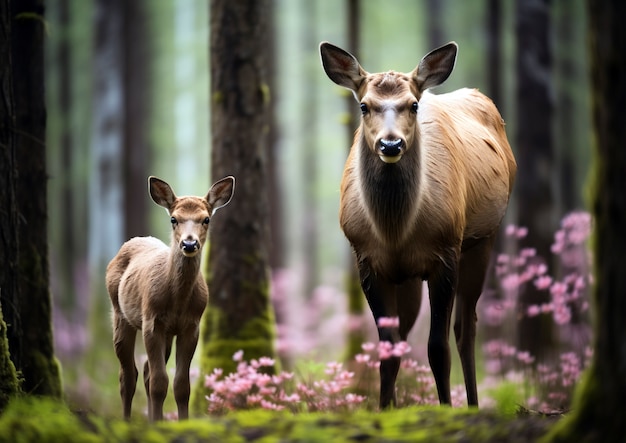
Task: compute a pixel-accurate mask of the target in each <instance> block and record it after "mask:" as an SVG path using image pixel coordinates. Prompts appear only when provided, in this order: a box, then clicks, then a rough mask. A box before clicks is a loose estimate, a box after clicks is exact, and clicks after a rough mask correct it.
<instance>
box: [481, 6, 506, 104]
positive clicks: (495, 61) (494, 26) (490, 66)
mask: <svg viewBox="0 0 626 443" xmlns="http://www.w3.org/2000/svg"><path fill="white" fill-rule="evenodd" d="M485 11H486V14H487V19H486V25H487V26H486V30H487V89H488V92H487V93H488V95H489V97H490V98H491V100H493V102H494V103H495V104H496V106H497V107H498V109H500V112H502V109H503V106H504V103H503V102H502V55H501V54H502V6H501V0H487V7H486V8H485Z"/></svg>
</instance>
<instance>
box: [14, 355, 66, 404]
mask: <svg viewBox="0 0 626 443" xmlns="http://www.w3.org/2000/svg"><path fill="white" fill-rule="evenodd" d="M24 361H25V362H27V364H25V365H24V377H25V379H26V380H27V381H30V383H31V384H34V385H35V386H34V390H33V391H32V393H34V394H37V395H46V396H50V397H55V398H61V396H62V395H63V385H62V382H61V363H60V362H59V360H58V359H57V358H55V357H54V356H52V357H50V356H48V355H46V354H44V353H42V352H40V351H39V350H37V349H30V350H29V352H28V354H27V355H24Z"/></svg>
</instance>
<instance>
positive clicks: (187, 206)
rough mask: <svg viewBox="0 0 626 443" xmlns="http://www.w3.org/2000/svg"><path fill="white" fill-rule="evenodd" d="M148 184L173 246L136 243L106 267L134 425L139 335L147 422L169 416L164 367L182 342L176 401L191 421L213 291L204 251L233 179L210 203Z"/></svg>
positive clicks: (216, 188)
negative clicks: (197, 355) (192, 372)
mask: <svg viewBox="0 0 626 443" xmlns="http://www.w3.org/2000/svg"><path fill="white" fill-rule="evenodd" d="M148 184H149V192H150V196H151V197H152V200H154V202H155V203H156V204H158V205H160V206H163V207H164V208H165V209H167V212H168V213H169V215H170V222H171V223H172V236H171V242H170V246H169V247H168V246H166V245H165V243H163V242H162V241H161V240H158V239H156V238H153V237H135V238H132V239H130V240H129V241H127V242H126V243H124V244H123V245H122V247H121V248H120V251H119V252H118V253H117V255H116V256H115V257H114V258H113V260H111V262H110V263H109V266H108V267H107V271H106V286H107V290H108V292H109V296H110V297H111V303H112V304H113V342H114V345H115V353H116V354H117V358H118V359H119V361H120V394H121V397H122V404H123V409H124V417H125V418H126V419H129V418H130V411H131V404H132V401H133V396H134V394H135V387H136V384H137V367H136V366H135V337H136V335H137V331H141V332H142V334H143V341H144V344H145V348H146V353H147V355H148V360H147V361H146V363H145V364H144V370H143V375H144V384H145V387H146V394H147V395H148V413H149V418H150V420H151V421H155V420H161V419H162V418H163V402H164V400H165V396H166V394H167V389H168V383H169V379H168V375H167V371H166V369H165V365H166V363H167V360H168V358H169V356H170V352H171V350H172V341H173V339H174V336H176V374H175V376H174V397H175V399H176V404H177V407H178V417H179V419H184V418H188V416H189V411H188V408H189V392H190V386H189V366H190V364H191V359H192V357H193V353H194V352H195V350H196V345H197V343H198V332H199V324H200V317H201V316H202V313H203V312H204V308H205V306H206V304H207V297H208V293H209V291H208V288H207V284H206V282H205V281H204V278H203V277H202V274H201V272H200V261H201V258H202V254H201V251H202V247H203V246H204V243H205V241H206V238H207V232H208V229H209V222H210V220H211V217H212V216H213V214H214V213H215V211H217V210H218V209H219V208H221V207H223V206H225V205H227V204H228V203H229V202H230V199H231V198H232V195H233V191H234V186H235V179H234V178H233V177H225V178H223V179H221V180H219V181H217V182H216V183H215V184H213V186H211V189H209V192H208V193H207V194H206V196H205V197H177V196H176V195H175V194H174V191H173V190H172V188H171V187H170V186H169V185H168V184H167V183H166V182H164V181H162V180H160V179H158V178H156V177H150V178H149V179H148Z"/></svg>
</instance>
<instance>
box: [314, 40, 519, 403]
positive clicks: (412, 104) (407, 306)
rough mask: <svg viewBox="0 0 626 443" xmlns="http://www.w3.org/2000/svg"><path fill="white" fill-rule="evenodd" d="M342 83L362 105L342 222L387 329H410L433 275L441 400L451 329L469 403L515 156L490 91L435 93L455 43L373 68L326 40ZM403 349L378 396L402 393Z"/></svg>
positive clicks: (402, 333) (388, 334)
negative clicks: (392, 322)
mask: <svg viewBox="0 0 626 443" xmlns="http://www.w3.org/2000/svg"><path fill="white" fill-rule="evenodd" d="M320 51H321V56H322V64H323V66H324V69H325V71H326V73H327V75H328V76H329V77H330V78H331V80H333V81H334V82H335V83H337V84H339V85H341V86H344V87H346V88H349V89H350V90H352V91H353V93H354V96H355V98H356V99H357V101H358V102H359V103H360V106H361V111H362V113H363V117H362V120H361V124H360V126H359V128H358V130H357V132H356V134H355V138H354V144H353V146H352V148H351V150H350V154H349V156H348V159H347V161H346V166H345V170H344V175H343V180H342V183H341V201H340V224H341V227H342V229H343V231H344V233H345V235H346V237H347V238H348V240H349V241H350V243H351V245H352V247H353V249H354V252H355V255H356V259H357V263H358V268H359V274H360V278H361V285H362V288H363V291H364V293H365V296H366V297H367V300H368V303H369V305H370V308H371V310H372V313H373V314H374V318H375V319H376V321H378V319H379V318H380V317H399V320H400V321H399V327H397V328H386V327H385V328H379V338H380V340H386V341H390V342H392V343H395V342H398V341H400V340H406V338H407V335H408V333H409V331H410V330H411V328H412V326H413V324H414V323H415V320H416V318H417V314H418V312H419V308H420V304H421V286H422V281H423V280H426V281H428V288H429V295H430V303H431V326H430V336H429V342H428V356H429V362H430V365H431V369H432V371H433V375H434V377H435V381H436V384H437V391H438V394H439V400H440V402H441V403H447V404H449V403H450V401H451V399H450V350H449V345H448V336H449V329H450V323H451V316H452V310H453V305H454V303H455V299H456V308H455V310H456V311H455V312H456V315H455V324H454V331H455V336H456V342H457V347H458V351H459V354H460V358H461V363H462V366H463V372H464V376H465V384H466V390H467V398H468V403H469V404H470V405H477V404H478V396H477V393H476V375H475V363H474V341H475V335H476V313H475V311H476V303H477V301H478V298H479V296H480V294H481V291H482V286H483V281H484V277H485V272H486V268H487V264H488V260H489V255H490V252H491V247H492V245H493V241H494V237H495V235H496V232H497V230H498V227H499V225H500V222H501V220H502V217H503V216H504V213H505V211H506V207H507V204H508V200H509V195H510V192H511V189H512V186H513V181H514V177H515V171H516V164H515V160H514V158H513V154H512V152H511V149H510V146H509V144H508V141H507V138H506V133H505V130H504V123H503V121H502V118H501V117H500V114H499V113H498V111H497V109H496V107H495V106H494V105H493V103H492V102H491V100H489V99H488V98H487V97H485V96H484V95H482V94H481V93H479V92H478V91H476V90H473V89H461V90H458V91H455V92H452V93H449V94H442V95H433V94H431V93H429V92H428V91H427V89H428V88H429V87H432V86H436V85H438V84H440V83H442V82H443V81H445V79H446V78H447V77H448V76H449V74H450V73H451V71H452V69H453V67H454V62H455V59H456V52H457V46H456V44H455V43H450V44H448V45H446V46H443V47H441V48H439V49H436V50H434V51H432V52H431V53H429V54H427V55H426V56H425V57H424V58H423V59H422V61H421V62H420V63H419V65H418V66H417V68H415V70H413V71H412V72H410V73H407V74H403V73H398V72H394V71H389V72H385V73H378V74H370V73H368V72H366V71H365V70H364V69H363V68H362V67H361V66H360V65H359V63H358V61H357V60H356V59H355V58H354V57H353V56H352V55H351V54H349V53H347V52H345V51H343V50H342V49H340V48H337V47H336V46H333V45H330V44H328V43H322V45H321V46H320ZM399 366H400V359H399V358H391V359H388V360H385V361H383V362H382V363H381V367H380V376H381V391H380V405H381V407H386V406H388V405H389V404H390V403H391V402H393V401H395V380H396V376H397V373H398V369H399Z"/></svg>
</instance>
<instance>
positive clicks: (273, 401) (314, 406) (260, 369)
mask: <svg viewBox="0 0 626 443" xmlns="http://www.w3.org/2000/svg"><path fill="white" fill-rule="evenodd" d="M233 360H234V361H236V362H238V364H237V371H236V372H234V373H231V374H228V375H227V376H224V374H223V371H222V370H221V369H215V370H214V371H213V372H212V373H211V374H209V375H207V376H206V377H205V387H206V388H208V389H209V390H210V391H211V393H210V394H209V395H208V396H206V400H207V402H208V411H209V413H212V414H219V413H225V412H227V411H232V410H242V409H254V408H262V409H269V410H283V409H288V410H290V411H292V412H299V411H320V410H339V409H351V408H353V407H354V406H355V405H359V404H360V403H362V402H363V401H364V400H365V398H364V397H362V396H359V395H355V394H352V393H346V392H345V391H346V389H347V388H349V387H350V385H351V380H352V378H353V377H354V373H352V372H348V371H345V370H343V368H342V364H341V363H334V362H331V363H328V364H327V365H326V370H325V373H326V374H327V376H328V379H322V380H316V381H312V382H311V383H305V382H295V381H294V374H293V373H292V372H285V371H283V372H281V373H280V374H277V375H270V374H267V373H266V372H264V368H272V367H274V363H275V362H274V360H273V359H271V358H268V357H262V358H260V359H258V360H256V359H253V360H251V361H250V362H246V361H244V360H243V352H242V351H238V352H236V353H235V354H234V355H233Z"/></svg>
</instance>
